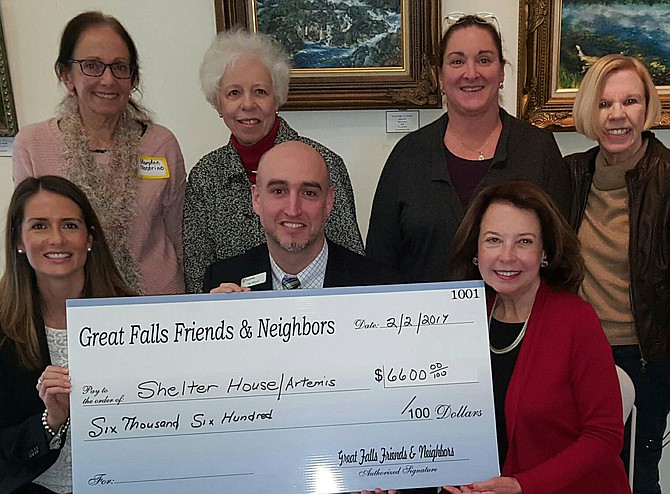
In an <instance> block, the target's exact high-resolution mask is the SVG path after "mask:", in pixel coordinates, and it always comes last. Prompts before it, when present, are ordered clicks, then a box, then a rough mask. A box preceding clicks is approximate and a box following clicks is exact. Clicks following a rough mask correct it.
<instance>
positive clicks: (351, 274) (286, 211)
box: [203, 141, 399, 292]
mask: <svg viewBox="0 0 670 494" xmlns="http://www.w3.org/2000/svg"><path fill="white" fill-rule="evenodd" d="M251 193H252V201H253V208H254V212H255V213H256V214H257V215H258V216H259V218H260V221H261V224H262V226H263V229H264V230H265V238H266V240H267V243H266V244H262V245H259V246H258V247H254V248H253V249H251V250H248V251H247V252H245V253H244V254H242V255H239V256H236V257H232V258H229V259H224V260H222V261H218V262H216V263H214V264H212V265H211V266H210V267H209V268H208V269H207V271H206V273H205V277H204V280H203V290H204V291H205V292H210V291H213V292H238V291H248V290H282V289H294V288H324V287H326V288H328V287H338V286H339V287H345V286H357V285H382V284H390V283H397V282H399V279H398V277H397V275H396V273H394V272H392V271H389V268H387V267H385V266H382V265H381V264H378V263H376V262H374V261H371V260H369V259H366V258H365V257H363V256H360V255H358V254H356V253H354V252H351V251H349V250H347V249H345V248H344V247H341V246H339V245H337V244H335V243H333V242H331V241H330V240H328V239H326V236H325V234H324V229H325V225H326V221H327V220H328V215H329V214H330V212H331V210H332V209H333V200H334V198H335V190H334V189H333V187H332V185H331V183H330V180H329V175H328V169H327V167H326V163H325V162H324V160H323V157H322V156H321V155H320V154H319V153H318V152H317V151H316V150H315V149H314V148H312V147H311V146H309V145H307V144H305V143H303V142H298V141H288V142H284V143H281V144H278V145H276V146H274V147H273V148H271V149H270V150H269V151H267V152H266V153H265V154H264V155H263V157H262V158H261V160H260V162H259V164H258V174H257V176H256V184H255V185H253V186H252V188H251Z"/></svg>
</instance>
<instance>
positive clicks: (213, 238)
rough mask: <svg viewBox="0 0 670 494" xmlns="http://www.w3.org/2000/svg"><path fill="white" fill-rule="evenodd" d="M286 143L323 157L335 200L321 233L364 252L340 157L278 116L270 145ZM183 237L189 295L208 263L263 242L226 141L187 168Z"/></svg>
mask: <svg viewBox="0 0 670 494" xmlns="http://www.w3.org/2000/svg"><path fill="white" fill-rule="evenodd" d="M285 141H301V142H304V143H306V144H309V145H310V146H312V147H313V148H314V149H316V150H317V151H318V152H319V153H320V154H321V155H322V156H323V158H324V159H325V161H326V165H327V166H328V171H329V172H330V178H331V182H332V184H333V186H334V187H335V204H334V206H333V211H332V212H331V214H330V217H329V218H328V222H327V223H326V236H327V237H328V238H329V239H331V240H332V241H333V242H335V243H337V244H340V245H342V246H343V247H346V248H348V249H350V250H352V251H354V252H357V253H359V254H363V252H364V250H363V240H362V238H361V233H360V230H359V229H358V223H357V220H356V205H355V203H354V191H353V189H352V187H351V181H350V180H349V174H348V172H347V169H346V167H345V165H344V162H343V161H342V158H340V157H339V156H338V155H337V154H335V153H333V152H332V151H331V150H330V149H328V148H326V147H324V146H322V145H321V144H319V143H318V142H315V141H313V140H311V139H308V138H306V137H301V136H299V135H298V133H297V132H296V131H295V130H293V129H292V128H291V127H289V125H288V124H287V123H286V121H285V120H283V119H281V118H280V123H279V131H278V133H277V138H276V140H275V144H279V143H281V142H285ZM183 235H184V275H185V278H186V291H187V292H188V293H200V292H201V291H202V279H203V275H204V273H205V270H206V269H207V267H209V265H210V264H212V263H213V262H215V261H219V260H221V259H227V258H229V257H233V256H236V255H239V254H242V253H244V252H246V251H247V250H249V249H251V248H253V247H256V246H257V245H260V244H262V243H264V242H265V234H264V233H263V228H262V227H261V223H260V221H259V219H258V216H257V215H256V213H254V211H253V209H252V206H251V182H250V181H249V179H248V178H247V176H246V173H245V171H244V167H243V166H242V161H241V159H240V156H239V154H238V152H237V151H236V150H235V148H234V147H233V146H232V144H231V143H230V142H229V143H228V144H226V145H225V146H223V147H220V148H218V149H215V150H214V151H212V152H210V153H208V154H206V155H205V156H203V157H202V158H201V159H200V160H199V161H198V163H196V165H195V166H194V167H193V169H192V170H191V172H190V174H189V177H188V184H187V186H186V199H185V203H184V234H183Z"/></svg>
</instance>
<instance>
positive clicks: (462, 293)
mask: <svg viewBox="0 0 670 494" xmlns="http://www.w3.org/2000/svg"><path fill="white" fill-rule="evenodd" d="M473 298H479V290H477V289H476V288H459V289H458V290H452V291H451V300H470V299H473Z"/></svg>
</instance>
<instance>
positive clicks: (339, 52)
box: [214, 0, 441, 110]
mask: <svg viewBox="0 0 670 494" xmlns="http://www.w3.org/2000/svg"><path fill="white" fill-rule="evenodd" d="M214 7H215V12H216V27H217V31H222V30H225V29H230V28H235V27H244V28H246V29H249V30H250V31H253V32H262V33H266V34H268V35H270V36H272V37H273V38H274V39H275V40H276V41H277V42H279V43H280V44H281V45H282V46H283V47H284V50H285V51H286V52H287V53H288V54H289V56H290V57H291V59H292V64H293V68H292V70H291V85H290V90H289V97H288V101H287V102H286V104H285V105H284V106H283V108H285V109H289V110H336V109H362V108H367V109H373V108H386V109H388V108H401V109H402V108H439V107H440V106H441V97H440V93H439V88H438V85H437V81H436V79H435V76H434V73H433V70H432V66H433V64H432V61H433V55H432V54H433V50H434V49H435V48H436V47H437V45H438V43H439V39H440V6H439V2H433V1H425V0H341V1H339V2H332V1H329V0H215V2H214Z"/></svg>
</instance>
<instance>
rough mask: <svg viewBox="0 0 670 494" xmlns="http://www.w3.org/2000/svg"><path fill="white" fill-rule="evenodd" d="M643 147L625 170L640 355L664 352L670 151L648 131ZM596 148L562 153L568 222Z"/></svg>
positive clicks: (667, 338)
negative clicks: (569, 190) (568, 180)
mask: <svg viewBox="0 0 670 494" xmlns="http://www.w3.org/2000/svg"><path fill="white" fill-rule="evenodd" d="M643 137H644V138H647V139H649V144H648V146H647V151H646V153H645V154H644V156H643V157H642V159H641V160H640V161H639V163H638V164H637V165H636V166H635V168H634V169H632V170H630V171H628V172H627V173H626V177H625V179H626V188H627V189H628V207H629V221H630V237H629V241H628V254H629V257H630V280H631V281H630V299H631V307H632V310H633V318H634V320H635V330H636V332H637V337H638V341H639V342H640V351H641V352H642V356H643V358H646V359H648V358H650V357H659V356H670V266H669V265H670V150H669V149H668V148H666V147H665V146H664V145H663V144H662V143H661V142H660V141H659V140H658V139H656V137H654V134H653V133H652V132H645V133H644V134H643ZM598 151H599V148H598V147H595V148H592V149H589V150H588V151H586V152H583V153H575V154H571V155H569V156H567V157H566V158H565V160H566V163H567V164H568V166H569V167H570V171H571V173H572V178H573V181H574V182H573V184H574V191H575V194H574V198H573V206H572V214H571V224H572V225H573V227H574V228H575V230H578V229H579V225H580V224H581V222H582V219H583V217H584V210H585V209H586V202H587V199H588V196H589V191H590V190H591V182H592V180H593V172H594V169H595V159H596V155H597V154H598Z"/></svg>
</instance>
